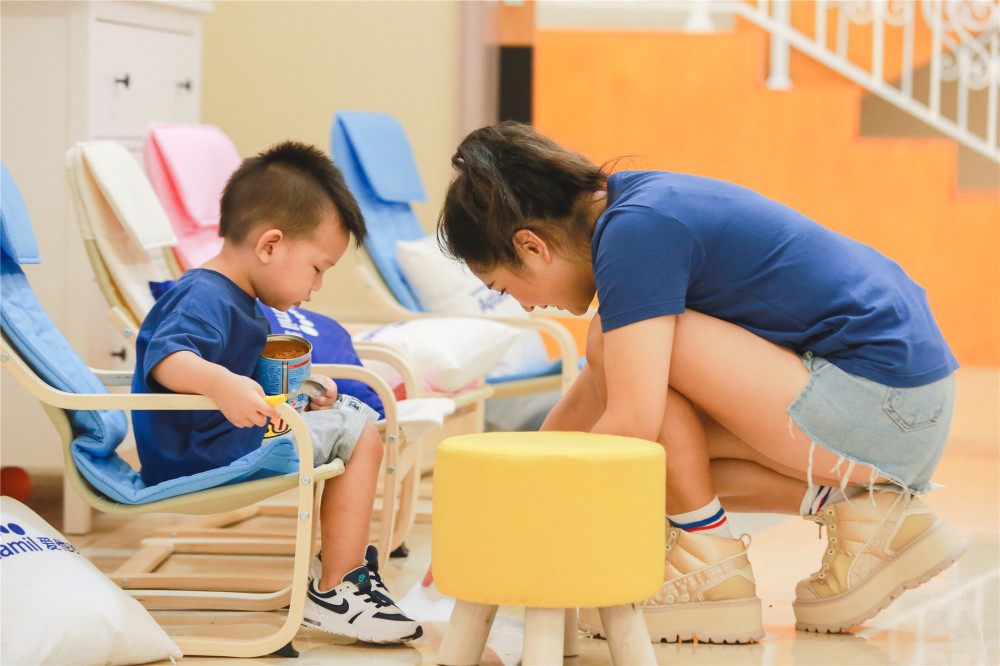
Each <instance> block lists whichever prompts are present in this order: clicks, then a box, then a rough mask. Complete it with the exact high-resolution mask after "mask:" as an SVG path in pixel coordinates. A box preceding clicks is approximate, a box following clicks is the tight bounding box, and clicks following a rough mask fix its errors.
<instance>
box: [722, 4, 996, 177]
mask: <svg viewBox="0 0 1000 666" xmlns="http://www.w3.org/2000/svg"><path fill="white" fill-rule="evenodd" d="M789 1H790V0H771V1H769V0H753V1H748V2H725V3H722V2H718V3H716V2H708V3H706V4H707V5H708V6H709V7H712V9H714V10H715V11H719V10H721V9H722V7H723V4H724V5H725V7H726V8H727V9H729V10H731V11H733V12H734V13H736V14H738V15H740V16H742V17H743V18H745V19H747V20H748V21H750V22H752V23H754V24H755V25H757V26H759V27H761V28H763V29H764V30H766V31H768V33H770V36H771V49H770V52H771V55H770V73H769V76H768V85H769V86H770V87H772V88H776V89H784V88H789V87H791V85H792V81H791V79H790V77H789V69H788V60H789V59H788V54H789V48H790V47H793V48H795V49H797V50H799V51H801V52H803V53H805V54H806V55H808V56H810V57H811V58H813V59H815V60H817V61H818V62H820V63H822V64H823V65H825V66H827V67H829V68H830V69H832V70H834V71H835V72H837V73H839V74H841V75H842V76H844V77H846V78H847V79H850V80H851V81H853V82H855V83H857V84H858V85H860V86H862V87H864V88H865V89H867V90H869V91H871V92H872V93H874V94H875V95H878V96H879V97H881V98H883V99H885V100H886V101H888V102H890V103H892V104H894V105H895V106H897V107H899V108H900V109H903V110H904V111H906V112H907V113H910V114H911V115H913V116H915V117H917V118H919V119H921V120H923V121H924V122H925V123H927V124H928V125H930V126H932V127H934V128H935V129H937V130H938V131H940V132H942V133H944V134H945V135H947V136H949V137H951V138H953V139H955V140H956V141H959V142H960V143H962V144H964V145H966V146H968V147H969V148H971V149H972V150H975V151H976V152H978V153H980V154H982V155H985V156H986V157H987V158H989V159H991V160H992V161H994V162H996V163H998V164H1000V144H998V136H997V122H998V113H1000V110H998V96H1000V92H998V91H1000V48H998V33H1000V2H998V0H830V1H827V0H813V3H814V5H815V16H816V20H815V24H814V26H813V30H812V34H811V35H810V34H807V33H805V32H802V31H800V30H799V29H797V28H795V27H794V26H792V24H791V20H790V17H791V11H790V10H791V7H790V4H789ZM918 22H924V23H925V24H926V25H927V26H928V27H929V28H930V32H931V59H930V63H929V90H928V93H927V96H926V99H919V98H918V96H917V95H916V94H915V92H914V85H913V82H914V70H915V69H916V68H917V67H919V66H922V63H919V62H916V61H915V60H914V38H915V32H916V27H917V25H918ZM869 24H870V25H871V42H872V43H871V53H872V58H871V63H870V66H869V67H867V68H865V67H862V66H860V65H858V64H857V63H855V62H852V61H851V60H850V59H849V57H848V44H849V39H850V36H851V26H852V25H853V26H860V25H869ZM887 27H888V28H889V29H897V30H902V38H903V39H902V53H901V58H902V61H901V65H902V66H901V72H900V77H899V81H898V82H892V81H887V80H886V79H885V74H884V63H885V56H886V51H885V35H886V29H887ZM831 29H832V30H833V31H834V33H833V40H832V41H833V43H834V45H835V46H834V48H830V46H829V43H830V41H831V40H830V35H829V34H828V31H829V30H831ZM950 82H955V84H954V86H953V87H954V94H955V105H954V110H953V111H952V110H951V109H948V110H947V111H946V110H945V109H944V108H943V107H944V106H945V105H943V104H942V99H943V94H944V90H943V88H944V86H943V85H942V84H945V83H950ZM970 117H972V118H975V119H977V122H975V123H970ZM973 124H974V125H975V126H974V127H973V126H972V125H973Z"/></svg>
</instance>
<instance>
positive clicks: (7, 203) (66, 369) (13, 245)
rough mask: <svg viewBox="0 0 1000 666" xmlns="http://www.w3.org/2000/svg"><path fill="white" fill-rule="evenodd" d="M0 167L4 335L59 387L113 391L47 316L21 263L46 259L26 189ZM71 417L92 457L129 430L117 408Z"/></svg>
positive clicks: (0, 318)
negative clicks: (23, 193) (23, 192)
mask: <svg viewBox="0 0 1000 666" xmlns="http://www.w3.org/2000/svg"><path fill="white" fill-rule="evenodd" d="M0 167H2V179H3V180H2V183H0V227H2V243H0V245H2V251H0V264H2V268H0V287H2V288H0V291H2V292H3V298H2V299H0V330H2V332H3V336H4V339H5V340H6V341H7V342H8V344H10V345H11V347H12V348H13V350H14V351H15V352H17V354H18V355H19V356H20V357H21V358H22V359H24V361H25V363H27V364H28V366H29V367H30V368H31V369H32V370H33V371H34V372H35V373H36V374H37V375H38V376H39V377H40V378H41V379H43V380H44V381H46V382H48V383H49V384H50V385H51V386H53V387H54V388H56V389H59V390H60V391H66V392H69V393H107V392H108V390H107V388H105V386H104V384H102V383H101V381H100V380H99V379H98V378H97V377H96V376H95V375H94V373H93V372H91V370H90V368H88V367H87V364H86V363H84V361H83V359H81V358H80V357H79V355H77V353H76V352H75V351H74V350H73V348H72V347H71V346H70V344H69V342H68V341H67V340H66V338H65V337H63V335H62V333H61V332H60V331H59V329H58V328H56V325H55V324H54V323H53V322H52V320H51V319H50V318H49V316H48V315H47V314H46V312H45V310H44V308H42V306H41V304H40V303H39V302H38V299H37V298H36V297H35V292H34V291H33V290H32V288H31V285H30V284H29V283H28V280H27V278H26V277H25V275H24V272H23V271H22V270H21V266H20V264H38V263H41V256H40V255H39V252H38V245H37V243H36V241H35V235H34V232H33V231H32V229H31V220H30V218H29V217H28V209H27V207H26V206H25V204H24V199H23V198H22V197H21V192H20V190H19V189H18V187H17V184H16V183H15V182H14V179H13V177H11V175H10V172H9V171H8V170H7V166H6V165H3V164H2V163H0ZM66 415H67V417H68V418H69V421H70V425H71V427H72V430H73V434H74V435H75V439H74V447H75V448H76V449H77V450H79V451H81V452H82V453H85V454H86V455H90V456H96V457H108V456H111V455H112V454H113V453H114V450H115V449H116V448H117V447H118V445H119V444H120V443H121V442H122V439H124V437H125V433H126V432H127V430H128V422H127V420H126V418H125V413H124V412H121V411H117V410H104V411H66ZM115 457H117V456H115ZM123 464H124V463H123Z"/></svg>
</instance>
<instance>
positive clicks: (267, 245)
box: [254, 227, 285, 264]
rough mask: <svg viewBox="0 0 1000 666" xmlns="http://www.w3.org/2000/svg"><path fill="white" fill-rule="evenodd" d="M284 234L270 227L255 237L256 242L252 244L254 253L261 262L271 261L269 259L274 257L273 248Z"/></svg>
mask: <svg viewBox="0 0 1000 666" xmlns="http://www.w3.org/2000/svg"><path fill="white" fill-rule="evenodd" d="M284 236H285V235H284V234H283V233H281V230H280V229H275V228H274V227H271V228H270V229H267V230H266V231H264V232H263V233H262V234H261V235H260V236H258V237H257V244H256V245H255V246H254V254H256V255H257V258H258V259H259V260H260V262H261V263H262V264H269V263H271V259H272V258H273V257H274V250H275V248H276V247H277V246H278V243H280V242H281V239H282V238H284Z"/></svg>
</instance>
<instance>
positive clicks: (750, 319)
mask: <svg viewBox="0 0 1000 666" xmlns="http://www.w3.org/2000/svg"><path fill="white" fill-rule="evenodd" d="M591 249H592V261H593V268H594V277H595V280H596V284H597V297H598V300H599V306H598V312H599V313H600V316H601V326H602V328H603V329H604V330H605V331H610V330H613V329H615V328H619V327H621V326H626V325H628V324H632V323H635V322H638V321H642V320H645V319H652V318H654V317H659V316H663V315H672V314H680V313H682V312H683V311H684V309H685V308H689V309H691V310H696V311H698V312H701V313H704V314H707V315H710V316H713V317H716V318H719V319H723V320H725V321H728V322H731V323H734V324H737V325H739V326H742V327H743V328H745V329H747V330H749V331H751V332H753V333H755V334H757V335H759V336H761V337H762V338H764V339H766V340H770V341H771V342H773V343H775V344H778V345H781V346H783V347H787V348H789V349H792V350H794V351H796V352H798V353H804V352H807V351H809V352H812V353H814V354H815V355H817V356H822V357H824V358H826V359H827V360H829V361H830V362H831V363H833V364H834V365H836V366H838V367H840V368H841V369H843V370H845V371H847V372H850V373H853V374H856V375H860V376H862V377H865V378H868V379H871V380H873V381H877V382H880V383H883V384H887V385H889V386H895V387H912V386H921V385H924V384H928V383H930V382H932V381H935V380H938V379H941V378H943V377H946V376H947V375H948V374H950V373H951V372H952V371H953V370H954V369H955V368H957V367H958V363H957V362H956V360H955V357H954V356H953V355H952V353H951V350H950V349H949V348H948V345H947V343H946V342H945V341H944V338H943V337H942V335H941V331H940V330H939V329H938V326H937V323H936V322H935V321H934V317H933V315H932V314H931V311H930V306H929V305H928V303H927V297H926V294H925V292H924V290H923V288H922V287H920V286H919V285H917V284H916V283H915V282H913V280H911V279H910V278H909V277H908V276H907V275H906V273H904V272H903V269H902V268H900V267H899V265H898V264H896V263H895V262H894V261H892V260H890V259H888V258H887V257H885V256H883V255H882V254H880V253H879V252H877V251H875V250H874V249H872V248H870V247H868V246H866V245H863V244H861V243H859V242H857V241H853V240H851V239H849V238H847V237H845V236H843V235H841V234H838V233H836V232H834V231H831V230H829V229H827V228H825V227H823V226H821V225H819V224H817V223H816V222H813V221H812V220H810V219H809V218H807V217H805V216H804V215H802V214H800V213H798V212H796V211H794V210H792V209H791V208H789V207H787V206H784V205H782V204H779V203H777V202H775V201H771V200H770V199H767V198H766V197H763V196H761V195H759V194H757V193H755V192H753V191H751V190H748V189H746V188H744V187H740V186H738V185H733V184H731V183H726V182H722V181H718V180H713V179H710V178H703V177H699V176H690V175H684V174H675V173H668V172H661V171H632V172H620V173H616V174H613V175H612V176H611V177H610V178H609V179H608V198H607V209H606V210H605V212H604V213H603V214H602V215H601V217H600V218H599V219H598V221H597V226H596V228H595V231H594V238H593V242H592V246H591ZM718 353H720V354H725V353H726V350H725V349H720V350H718Z"/></svg>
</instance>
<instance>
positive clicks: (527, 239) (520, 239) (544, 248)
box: [513, 229, 552, 262]
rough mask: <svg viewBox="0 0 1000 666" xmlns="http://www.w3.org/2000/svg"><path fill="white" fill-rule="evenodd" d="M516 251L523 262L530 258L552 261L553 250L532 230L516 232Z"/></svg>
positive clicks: (514, 240)
mask: <svg viewBox="0 0 1000 666" xmlns="http://www.w3.org/2000/svg"><path fill="white" fill-rule="evenodd" d="M513 243H514V251H515V252H517V254H518V255H519V256H520V257H521V261H525V260H527V259H528V258H529V257H533V258H535V259H541V260H542V261H545V262H548V261H550V260H551V255H552V253H551V250H550V249H549V244H548V243H546V242H545V241H544V240H543V239H542V237H541V236H539V235H538V234H536V233H535V232H534V231H532V230H531V229H518V230H517V231H515V232H514V238H513Z"/></svg>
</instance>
